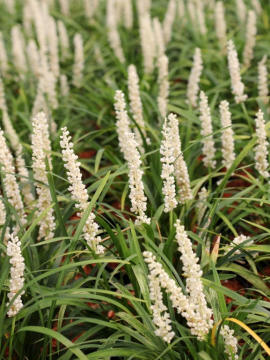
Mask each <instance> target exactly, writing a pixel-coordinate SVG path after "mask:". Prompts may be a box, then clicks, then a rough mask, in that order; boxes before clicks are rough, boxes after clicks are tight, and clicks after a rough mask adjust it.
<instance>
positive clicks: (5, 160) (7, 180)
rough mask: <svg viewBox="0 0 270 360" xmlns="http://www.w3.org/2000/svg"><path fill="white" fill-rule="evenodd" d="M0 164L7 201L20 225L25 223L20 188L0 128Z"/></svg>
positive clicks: (10, 155)
mask: <svg viewBox="0 0 270 360" xmlns="http://www.w3.org/2000/svg"><path fill="white" fill-rule="evenodd" d="M0 164H1V171H2V173H3V185H4V189H5V192H6V196H7V199H8V201H9V203H10V204H11V205H12V206H13V207H14V209H15V210H16V212H17V215H18V217H19V219H20V222H21V223H22V225H24V224H25V223H26V218H25V214H24V206H23V202H22V198H21V194H20V189H19V186H18V183H17V181H16V177H15V174H16V171H15V167H14V164H13V156H12V154H11V152H10V150H9V148H8V146H7V144H6V141H5V138H4V132H3V131H2V130H0Z"/></svg>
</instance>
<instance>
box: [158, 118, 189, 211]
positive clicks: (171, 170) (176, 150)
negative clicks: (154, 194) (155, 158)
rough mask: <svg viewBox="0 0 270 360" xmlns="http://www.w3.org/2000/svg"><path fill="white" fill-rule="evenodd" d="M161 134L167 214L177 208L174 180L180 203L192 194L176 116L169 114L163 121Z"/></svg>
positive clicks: (163, 191)
mask: <svg viewBox="0 0 270 360" xmlns="http://www.w3.org/2000/svg"><path fill="white" fill-rule="evenodd" d="M162 134H163V140H162V142H161V146H160V153H161V155H162V157H161V162H162V173H161V177H162V179H163V188H162V193H163V195H164V204H165V209H164V211H165V212H168V211H171V210H173V209H174V208H175V207H176V206H177V200H176V191H175V179H176V183H177V187H178V194H179V198H178V201H179V202H180V203H184V202H185V201H187V200H190V199H192V192H191V187H190V180H189V175H188V170H187V165H186V163H185V160H184V157H183V154H182V152H181V140H180V135H179V128H178V120H177V117H176V115H174V114H170V115H169V116H168V119H165V122H164V125H163V130H162Z"/></svg>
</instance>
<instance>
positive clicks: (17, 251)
mask: <svg viewBox="0 0 270 360" xmlns="http://www.w3.org/2000/svg"><path fill="white" fill-rule="evenodd" d="M7 255H8V256H9V257H10V259H9V262H10V264H11V268H10V280H9V293H8V299H9V302H8V304H7V305H9V304H10V303H11V301H12V300H13V298H14V296H16V295H17V293H18V292H19V291H20V290H21V289H22V288H23V286H24V269H25V265H24V258H23V256H22V251H21V242H20V240H19V239H18V237H17V236H16V235H15V234H14V233H13V234H11V235H10V239H9V241H8V243H7ZM23 294H24V291H22V292H21V293H20V295H18V296H17V297H16V299H15V300H14V301H13V303H12V305H11V307H10V309H9V310H8V313H7V314H8V316H9V317H12V316H15V315H16V314H18V312H19V311H20V310H21V309H22V308H23V303H22V299H21V297H22V295H23Z"/></svg>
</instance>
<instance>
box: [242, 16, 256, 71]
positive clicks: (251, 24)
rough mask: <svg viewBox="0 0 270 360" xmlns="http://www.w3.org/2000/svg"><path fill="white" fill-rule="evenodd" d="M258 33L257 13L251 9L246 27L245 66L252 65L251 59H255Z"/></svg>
mask: <svg viewBox="0 0 270 360" xmlns="http://www.w3.org/2000/svg"><path fill="white" fill-rule="evenodd" d="M256 34H257V26H256V13H255V11H253V10H249V12H248V19H247V27H246V44H245V48H244V52H243V61H244V65H245V66H250V63H251V60H252V59H253V51H254V46H255V43H256Z"/></svg>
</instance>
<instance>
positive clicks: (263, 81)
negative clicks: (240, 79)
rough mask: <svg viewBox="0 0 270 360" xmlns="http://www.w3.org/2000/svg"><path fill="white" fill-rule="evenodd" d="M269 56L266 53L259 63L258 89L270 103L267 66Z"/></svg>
mask: <svg viewBox="0 0 270 360" xmlns="http://www.w3.org/2000/svg"><path fill="white" fill-rule="evenodd" d="M266 61H267V56H266V55H264V57H263V58H262V60H261V61H260V62H259V63H258V90H259V97H260V98H261V100H262V101H263V102H264V103H265V104H268V103H269V98H268V72H267V66H266Z"/></svg>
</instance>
